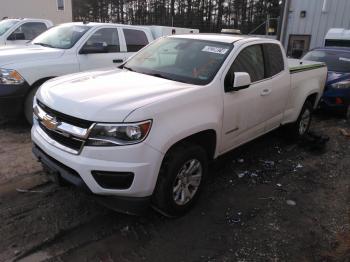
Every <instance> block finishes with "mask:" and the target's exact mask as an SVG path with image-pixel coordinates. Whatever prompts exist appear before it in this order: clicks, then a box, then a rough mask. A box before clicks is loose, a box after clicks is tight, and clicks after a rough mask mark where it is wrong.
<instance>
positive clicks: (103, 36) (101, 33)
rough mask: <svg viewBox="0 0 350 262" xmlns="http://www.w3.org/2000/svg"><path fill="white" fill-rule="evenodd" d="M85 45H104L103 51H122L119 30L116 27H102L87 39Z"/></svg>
mask: <svg viewBox="0 0 350 262" xmlns="http://www.w3.org/2000/svg"><path fill="white" fill-rule="evenodd" d="M84 47H104V50H105V51H104V52H103V53H117V52H120V44H119V36H118V30H117V29H116V28H103V29H100V30H98V31H96V32H95V33H94V34H93V35H92V36H91V37H90V38H89V40H87V41H86V43H85V45H84ZM84 47H83V48H84Z"/></svg>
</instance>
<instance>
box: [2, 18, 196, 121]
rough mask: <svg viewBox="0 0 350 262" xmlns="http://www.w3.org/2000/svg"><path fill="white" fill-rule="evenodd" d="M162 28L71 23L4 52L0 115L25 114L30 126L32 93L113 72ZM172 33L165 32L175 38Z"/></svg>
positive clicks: (150, 40)
mask: <svg viewBox="0 0 350 262" xmlns="http://www.w3.org/2000/svg"><path fill="white" fill-rule="evenodd" d="M160 28H162V27H142V26H129V25H122V24H103V23H67V24H62V25H60V26H57V27H53V28H51V29H50V30H48V31H46V32H45V33H43V34H41V35H40V36H38V37H37V38H35V39H34V40H33V41H32V42H31V44H30V45H28V46H25V47H22V48H15V49H12V48H10V49H3V50H1V49H0V114H1V115H3V116H7V117H16V116H18V115H19V114H20V113H22V112H24V114H25V116H26V118H27V120H28V122H31V121H32V105H33V97H34V94H35V93H36V91H37V88H38V87H39V86H40V85H41V84H43V83H44V82H45V81H47V80H49V79H51V78H54V77H57V76H62V75H66V74H70V73H76V72H81V71H87V70H92V69H98V68H104V67H114V68H115V67H117V66H119V65H121V64H122V63H124V61H125V60H126V59H127V58H128V57H130V56H131V55H132V54H134V53H135V52H137V51H138V50H140V49H141V48H143V47H144V46H145V45H147V44H148V43H150V42H152V41H153V40H154V39H155V38H154V37H153V34H152V33H153V31H152V30H153V29H154V30H158V31H159V29H160ZM172 30H177V28H173V29H172ZM172 30H170V29H168V30H163V31H161V33H162V34H172V33H174V32H173V31H172ZM187 30H188V33H190V32H191V31H193V29H187ZM158 31H157V32H156V33H157V34H158V36H161V35H162V34H159V32H158ZM181 32H183V30H181ZM175 33H176V31H175Z"/></svg>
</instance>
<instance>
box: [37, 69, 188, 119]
mask: <svg viewBox="0 0 350 262" xmlns="http://www.w3.org/2000/svg"><path fill="white" fill-rule="evenodd" d="M191 88H193V86H192V85H189V84H184V83H179V82H175V81H171V80H166V79H162V78H158V77H153V76H149V75H145V74H140V73H135V72H130V71H126V70H119V69H113V70H100V71H94V72H86V73H79V74H74V75H69V76H64V77H59V78H55V79H53V80H51V81H49V82H46V83H45V84H44V85H43V86H42V87H41V88H40V90H39V91H38V93H37V98H38V99H39V100H40V101H41V102H42V103H44V104H45V105H46V106H48V107H50V108H51V109H54V110H56V111H58V112H61V113H64V114H67V115H70V116H74V117H77V118H80V119H84V120H90V121H93V122H123V121H124V119H125V118H126V117H127V116H128V115H129V114H130V113H131V112H132V111H134V110H136V109H138V108H141V107H143V106H146V105H148V104H151V103H153V102H156V101H159V100H161V99H166V98H169V97H172V96H175V95H179V94H181V93H184V92H187V91H189V90H190V89H191ZM140 120H141V119H140ZM142 120H143V119H142Z"/></svg>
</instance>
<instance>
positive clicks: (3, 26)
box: [0, 20, 18, 36]
mask: <svg viewBox="0 0 350 262" xmlns="http://www.w3.org/2000/svg"><path fill="white" fill-rule="evenodd" d="M17 23H18V20H3V21H0V36H2V35H3V34H5V33H6V32H7V31H8V30H9V29H10V28H11V27H12V26H14V25H15V24H17Z"/></svg>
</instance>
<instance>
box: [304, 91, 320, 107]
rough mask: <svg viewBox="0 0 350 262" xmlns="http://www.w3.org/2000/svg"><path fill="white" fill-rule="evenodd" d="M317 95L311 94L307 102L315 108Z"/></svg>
mask: <svg viewBox="0 0 350 262" xmlns="http://www.w3.org/2000/svg"><path fill="white" fill-rule="evenodd" d="M317 95H318V94H317V93H314V94H311V95H309V96H308V97H307V99H306V101H310V102H311V104H312V106H313V107H315V106H316V99H317Z"/></svg>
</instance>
